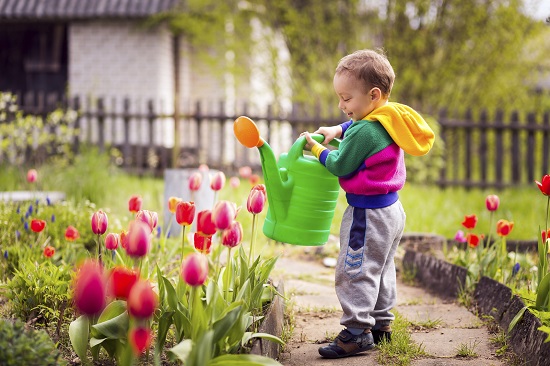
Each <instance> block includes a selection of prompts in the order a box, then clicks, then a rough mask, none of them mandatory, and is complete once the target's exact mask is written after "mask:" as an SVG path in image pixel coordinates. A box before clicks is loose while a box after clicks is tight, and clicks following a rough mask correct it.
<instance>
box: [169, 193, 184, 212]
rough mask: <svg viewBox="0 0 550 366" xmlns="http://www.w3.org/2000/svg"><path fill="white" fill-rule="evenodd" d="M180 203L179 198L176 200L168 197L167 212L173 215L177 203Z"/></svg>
mask: <svg viewBox="0 0 550 366" xmlns="http://www.w3.org/2000/svg"><path fill="white" fill-rule="evenodd" d="M180 201H181V198H178V197H170V198H169V199H168V211H170V212H171V213H174V212H176V206H177V205H178V203H179V202H180Z"/></svg>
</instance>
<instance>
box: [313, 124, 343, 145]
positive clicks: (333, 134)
mask: <svg viewBox="0 0 550 366" xmlns="http://www.w3.org/2000/svg"><path fill="white" fill-rule="evenodd" d="M314 133H319V134H321V135H323V136H325V140H324V141H323V142H322V144H323V145H326V144H328V143H329V142H331V141H332V140H334V139H335V138H337V137H340V136H341V135H342V127H340V126H331V127H319V128H318V129H317V131H315V132H314Z"/></svg>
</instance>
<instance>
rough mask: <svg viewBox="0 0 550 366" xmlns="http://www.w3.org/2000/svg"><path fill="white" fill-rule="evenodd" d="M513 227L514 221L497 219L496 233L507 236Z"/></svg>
mask: <svg viewBox="0 0 550 366" xmlns="http://www.w3.org/2000/svg"><path fill="white" fill-rule="evenodd" d="M513 228H514V223H513V222H511V221H507V220H498V222H497V234H498V235H499V236H508V235H509V234H510V232H511V231H512V229H513Z"/></svg>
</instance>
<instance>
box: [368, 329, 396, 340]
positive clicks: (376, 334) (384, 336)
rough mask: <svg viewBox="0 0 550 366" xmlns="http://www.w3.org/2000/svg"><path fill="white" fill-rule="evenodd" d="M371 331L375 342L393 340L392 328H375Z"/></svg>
mask: <svg viewBox="0 0 550 366" xmlns="http://www.w3.org/2000/svg"><path fill="white" fill-rule="evenodd" d="M371 332H372V338H373V340H374V344H380V343H382V342H383V341H384V340H385V341H386V342H388V343H389V342H391V328H390V330H382V329H373V330H372V331H371Z"/></svg>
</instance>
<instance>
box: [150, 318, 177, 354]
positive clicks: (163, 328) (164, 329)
mask: <svg viewBox="0 0 550 366" xmlns="http://www.w3.org/2000/svg"><path fill="white" fill-rule="evenodd" d="M172 315H174V312H173V311H166V312H164V313H163V314H162V315H161V316H160V318H159V320H158V334H157V344H156V348H155V353H157V354H159V355H160V353H162V349H163V348H164V343H165V342H166V335H167V334H168V329H170V325H172Z"/></svg>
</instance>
